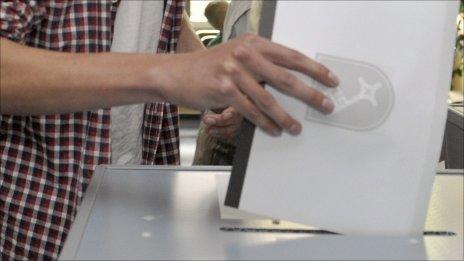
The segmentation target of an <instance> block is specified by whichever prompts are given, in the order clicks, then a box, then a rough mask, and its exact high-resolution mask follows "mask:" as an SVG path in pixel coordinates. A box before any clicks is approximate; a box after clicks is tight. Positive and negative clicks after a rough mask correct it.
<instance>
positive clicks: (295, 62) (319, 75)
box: [259, 39, 340, 87]
mask: <svg viewBox="0 0 464 261" xmlns="http://www.w3.org/2000/svg"><path fill="white" fill-rule="evenodd" d="M259 49H260V50H261V54H262V55H263V56H264V57H265V58H267V59H269V60H270V61H271V62H273V63H274V64H277V65H279V66H282V67H285V68H288V69H291V70H295V71H298V72H301V73H304V74H306V75H309V76H311V78H313V79H314V80H316V81H318V82H320V83H322V84H324V85H326V86H328V87H337V86H338V85H339V84H340V79H339V78H338V77H337V76H336V75H335V74H334V73H333V72H331V71H330V70H329V69H328V68H327V67H325V66H324V65H322V64H320V63H318V62H316V61H314V60H313V59H311V58H309V57H307V56H306V55H304V54H302V53H300V52H298V51H296V50H294V49H290V48H287V47H285V46H283V45H280V44H277V43H274V42H271V41H269V40H266V39H263V40H262V41H261V43H260V48H259Z"/></svg>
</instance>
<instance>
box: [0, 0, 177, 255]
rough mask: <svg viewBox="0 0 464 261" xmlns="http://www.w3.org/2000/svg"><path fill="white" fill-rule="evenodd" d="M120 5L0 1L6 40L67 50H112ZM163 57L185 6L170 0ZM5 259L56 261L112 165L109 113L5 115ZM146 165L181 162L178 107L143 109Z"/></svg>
mask: <svg viewBox="0 0 464 261" xmlns="http://www.w3.org/2000/svg"><path fill="white" fill-rule="evenodd" d="M117 6H118V1H114V0H113V1H110V0H99V1H91V0H87V1H85V0H54V1H53V0H48V1H35V0H13V1H7V0H1V2H0V36H2V37H5V38H8V39H10V40H13V41H16V42H19V43H22V44H25V45H28V46H32V47H36V48H43V49H49V50H56V51H61V52H107V51H109V50H110V46H111V39H112V27H113V21H114V18H115V14H116V10H117ZM165 6H166V9H165V13H164V19H163V25H162V29H161V35H160V40H159V47H158V52H160V53H164V52H173V51H174V50H175V49H176V44H177V38H178V34H179V31H180V23H181V19H182V11H183V7H184V2H183V0H167V2H166V5H165ZM0 123H1V125H0V157H1V163H0V225H1V227H0V253H1V256H2V259H10V258H14V259H44V258H45V259H50V258H53V259H56V258H57V257H58V253H59V251H60V248H61V246H62V243H63V242H64V240H65V238H66V235H67V233H68V231H69V229H70V227H71V224H72V222H73V219H74V217H75V214H76V210H77V207H78V204H79V203H80V202H81V199H82V196H83V193H84V191H85V189H86V187H87V185H88V183H89V181H90V179H91V177H92V172H93V170H94V169H95V166H96V165H99V164H107V163H108V162H109V160H110V147H111V146H110V135H109V133H110V113H109V110H108V109H102V110H98V111H88V112H79V113H72V114H61V115H47V116H13V115H0ZM142 133H143V155H142V157H143V160H142V164H178V163H179V149H178V147H179V140H178V139H179V138H178V137H179V135H178V115H177V107H176V106H173V105H170V104H167V103H153V104H147V105H146V106H145V115H144V123H143V130H142Z"/></svg>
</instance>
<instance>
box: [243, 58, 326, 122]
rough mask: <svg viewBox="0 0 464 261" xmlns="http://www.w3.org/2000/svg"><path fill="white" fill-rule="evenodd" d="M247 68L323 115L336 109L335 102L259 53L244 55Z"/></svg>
mask: <svg viewBox="0 0 464 261" xmlns="http://www.w3.org/2000/svg"><path fill="white" fill-rule="evenodd" d="M241 58H242V61H243V63H244V64H245V66H246V67H247V68H248V69H249V70H252V71H254V73H255V74H257V75H258V76H259V77H260V78H262V79H264V80H265V81H266V82H267V83H269V84H271V85H272V86H273V87H275V88H276V89H277V90H279V91H280V92H282V93H284V94H286V95H289V96H293V97H295V98H297V99H299V100H301V101H303V102H305V103H307V104H309V105H310V106H312V107H313V108H315V109H317V110H319V111H320V112H322V113H331V112H332V111H333V109H334V107H335V106H334V104H333V102H332V101H331V100H330V99H329V98H328V97H326V96H325V95H324V94H323V93H322V92H321V91H318V90H316V89H314V88H311V87H309V86H308V85H306V84H305V83H303V82H302V81H301V80H300V79H298V78H297V77H296V76H295V75H293V74H292V73H290V72H288V71H287V70H285V69H283V68H282V67H279V66H277V65H275V64H273V63H271V62H269V61H267V60H266V59H264V57H262V56H261V55H260V54H258V53H250V54H248V55H247V56H244V55H242V57H241Z"/></svg>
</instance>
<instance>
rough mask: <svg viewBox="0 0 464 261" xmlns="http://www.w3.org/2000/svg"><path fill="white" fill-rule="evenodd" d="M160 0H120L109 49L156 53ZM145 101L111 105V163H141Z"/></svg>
mask: <svg viewBox="0 0 464 261" xmlns="http://www.w3.org/2000/svg"><path fill="white" fill-rule="evenodd" d="M163 8H164V2H163V1H121V3H120V5H119V7H118V12H117V15H116V20H115V25H114V35H113V43H112V45H111V51H112V52H125V53H156V49H157V48H158V40H159V34H160V31H161V23H162V19H163ZM144 107H145V105H144V104H136V105H130V106H120V107H113V108H111V163H112V164H118V165H126V164H140V163H141V160H142V124H143V115H144Z"/></svg>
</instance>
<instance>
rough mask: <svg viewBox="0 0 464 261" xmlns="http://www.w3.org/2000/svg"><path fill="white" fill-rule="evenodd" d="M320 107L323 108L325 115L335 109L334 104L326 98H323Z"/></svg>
mask: <svg viewBox="0 0 464 261" xmlns="http://www.w3.org/2000/svg"><path fill="white" fill-rule="evenodd" d="M322 107H323V108H324V110H325V111H326V112H327V113H331V112H332V111H333V109H334V108H335V104H334V103H333V102H332V101H331V100H329V99H328V98H325V99H324V100H323V101H322Z"/></svg>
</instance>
